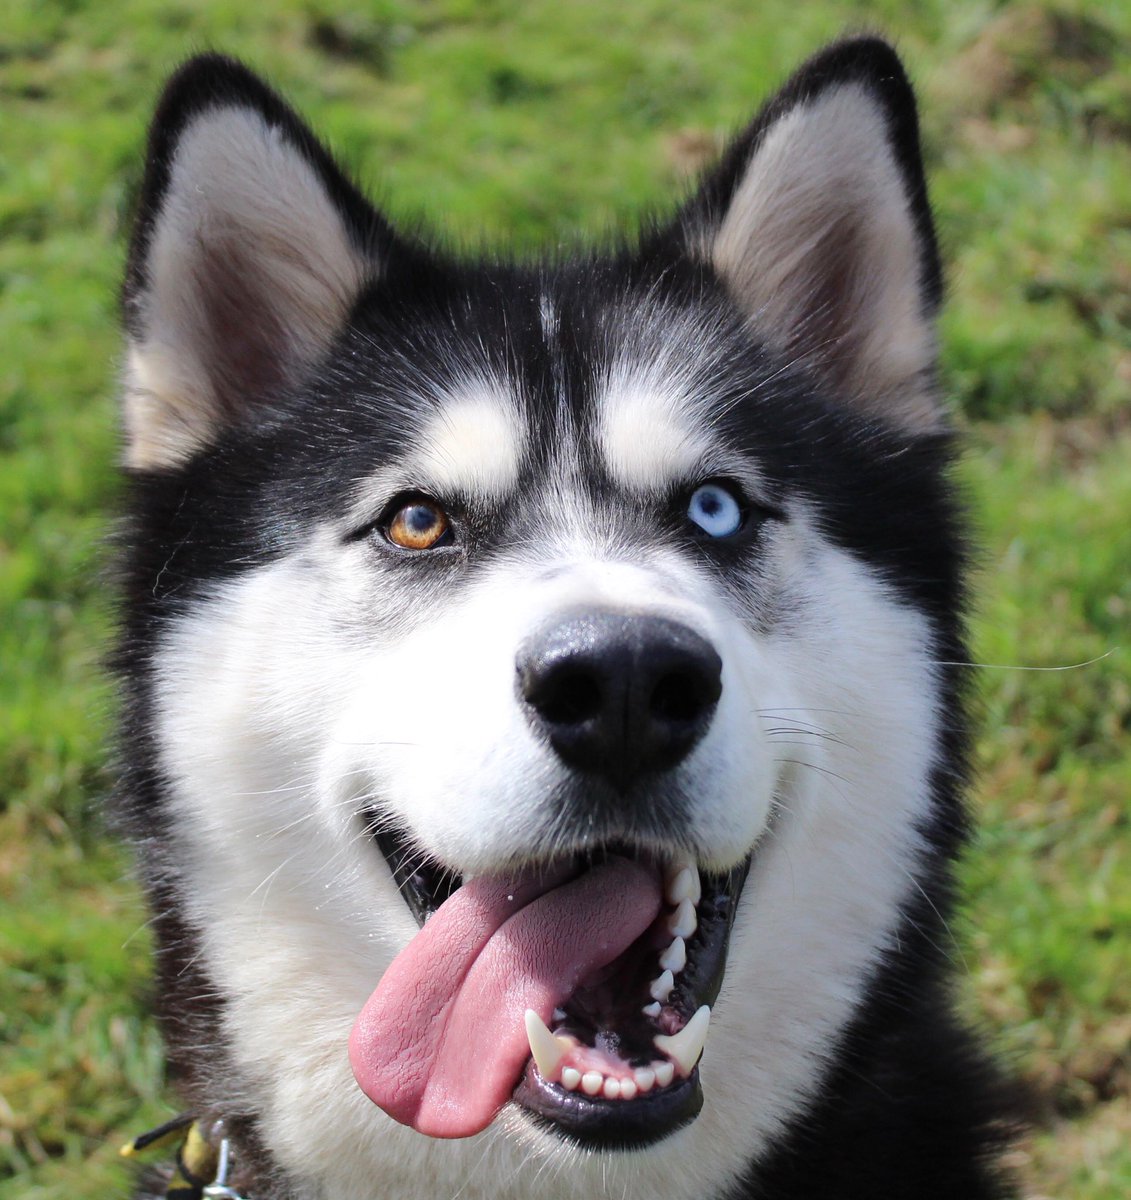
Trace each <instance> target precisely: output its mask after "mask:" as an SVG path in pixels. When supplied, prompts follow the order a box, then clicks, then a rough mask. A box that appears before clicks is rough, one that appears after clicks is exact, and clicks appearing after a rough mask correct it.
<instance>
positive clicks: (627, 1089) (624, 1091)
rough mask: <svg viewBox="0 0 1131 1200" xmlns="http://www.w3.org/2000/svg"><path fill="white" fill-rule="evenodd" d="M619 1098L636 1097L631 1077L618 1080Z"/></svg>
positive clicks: (634, 1085)
mask: <svg viewBox="0 0 1131 1200" xmlns="http://www.w3.org/2000/svg"><path fill="white" fill-rule="evenodd" d="M620 1098H621V1099H622V1100H635V1099H636V1082H635V1081H634V1080H632V1079H622V1080H621V1081H620Z"/></svg>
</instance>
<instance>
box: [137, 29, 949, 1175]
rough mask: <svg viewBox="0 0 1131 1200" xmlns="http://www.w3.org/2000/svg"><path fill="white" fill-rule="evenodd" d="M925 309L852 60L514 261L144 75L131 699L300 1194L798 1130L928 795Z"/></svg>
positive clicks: (890, 77) (921, 261) (244, 1095)
mask: <svg viewBox="0 0 1131 1200" xmlns="http://www.w3.org/2000/svg"><path fill="white" fill-rule="evenodd" d="M937 299H938V268H937V260H936V253H935V249H934V242H933V236H932V234H931V229H930V218H929V214H928V211H927V208H926V204H925V200H924V192H923V185H922V176H921V169H920V167H919V163H918V157H917V144H916V133H915V116H914V106H913V101H912V99H911V95H910V91H909V89H908V87H907V84H906V82H905V80H904V78H903V75H902V72H901V70H900V68H899V66H898V63H897V62H896V60H895V59H894V56H893V55H892V54H891V52H890V50H888V49H887V48H886V47H884V46H883V45H882V44H880V43H876V42H873V41H861V42H855V43H845V44H843V45H841V46H838V47H834V48H833V49H832V50H830V51H828V52H826V54H825V55H823V56H822V57H820V58H819V59H816V60H814V61H813V62H812V63H811V64H809V66H808V67H806V68H804V69H803V70H802V72H800V73H799V74H798V76H796V77H795V79H794V80H793V81H792V82H791V83H790V84H789V85H788V86H787V88H786V89H785V90H784V91H783V92H782V93H781V94H780V95H779V96H778V97H777V98H776V99H775V100H774V101H773V102H772V103H771V104H770V105H769V106H768V107H767V108H766V110H765V111H764V112H763V114H762V116H761V117H760V118H759V119H758V120H757V121H756V122H755V124H754V125H753V126H752V127H751V129H750V130H748V131H747V133H746V134H745V135H744V136H743V137H742V138H740V139H739V140H738V141H737V142H736V143H735V145H734V147H733V148H732V150H731V151H730V153H729V155H728V156H727V157H726V158H725V159H724V161H723V162H722V164H721V165H720V167H719V168H718V169H717V171H716V172H715V173H714V174H712V175H711V176H709V177H708V178H707V179H706V180H705V182H704V184H703V186H702V188H701V190H700V191H699V193H698V194H697V195H696V196H694V197H693V198H692V199H691V200H690V201H689V202H688V203H687V204H686V205H685V206H684V208H683V210H682V211H681V212H680V213H679V215H678V216H677V217H676V218H675V219H674V220H673V221H672V222H671V223H670V224H669V225H668V226H666V227H664V228H658V229H656V230H655V231H653V232H652V233H650V234H649V235H647V236H646V237H645V238H644V239H643V241H642V243H641V244H640V245H639V246H637V247H634V248H632V249H625V250H623V251H621V252H618V253H616V254H614V255H611V256H607V257H593V258H583V259H578V260H574V261H568V262H562V263H547V264H542V265H533V266H525V267H524V266H517V265H507V264H498V263H491V264H469V263H466V262H458V261H452V260H449V259H446V258H444V257H443V256H441V255H438V254H436V253H434V252H432V251H429V250H428V249H426V248H424V247H422V246H420V245H418V244H416V243H413V242H410V241H408V240H406V239H404V238H402V237H400V236H399V235H397V234H396V233H394V231H392V230H391V229H390V228H389V227H388V225H387V224H386V222H385V221H384V220H383V218H382V217H381V216H380V215H379V214H378V213H376V212H375V211H374V210H373V209H371V208H370V207H369V205H368V204H367V203H366V201H365V200H364V199H363V198H362V197H361V196H360V195H359V194H358V193H357V192H356V190H355V189H354V188H353V186H352V184H350V183H349V182H348V180H346V178H345V177H344V176H343V175H342V174H341V173H340V172H339V170H338V168H337V167H336V166H335V165H334V163H333V162H332V161H331V159H330V158H329V156H328V155H327V154H326V152H325V151H324V150H323V149H322V148H321V147H320V146H319V145H318V143H317V142H316V141H315V140H314V139H313V137H312V136H311V135H310V133H309V132H308V131H307V130H306V129H305V127H304V126H302V125H301V124H300V123H299V121H298V119H297V118H296V117H295V116H294V115H293V114H292V113H291V112H290V111H289V110H288V109H286V108H285V106H283V105H282V103H281V102H280V101H279V100H278V99H277V98H276V97H275V96H274V95H273V94H272V93H270V92H268V91H267V90H266V89H265V88H264V87H263V85H262V84H261V83H259V82H258V81H257V80H255V79H254V77H252V76H250V75H249V74H248V73H247V72H245V71H244V70H243V69H242V68H240V67H238V66H237V65H235V64H233V63H230V62H228V61H227V60H222V59H217V58H204V59H200V60H196V61H194V62H193V63H190V64H189V65H188V66H187V67H186V68H184V69H183V70H182V72H181V73H180V74H179V75H178V76H177V77H175V78H174V80H173V81H172V83H171V84H170V86H169V89H168V91H167V93H166V96H165V99H164V100H163V102H162V106H161V108H160V110H159V112H158V115H157V118H156V120H155V123H154V127H153V133H152V140H151V146H150V170H149V174H148V176H147V181H146V185H145V189H144V192H143V197H142V204H141V212H140V217H139V223H138V227H137V231H136V233H135V238H134V244H133V248H132V253H131V261H130V267H129V273H128V277H127V284H126V290H125V306H126V317H127V328H128V332H129V338H130V353H129V363H128V368H127V379H126V401H125V429H126V460H127V465H128V468H129V470H130V472H131V475H132V477H133V481H134V482H133V489H134V496H133V507H132V516H131V525H130V532H131V537H132V542H133V549H132V550H131V554H130V558H129V561H128V564H127V572H126V579H127V598H128V602H129V604H128V613H127V620H126V628H127V636H128V637H129V638H130V639H131V645H132V646H133V647H134V649H133V650H131V651H130V655H131V658H130V661H129V663H128V664H127V666H126V668H125V672H124V673H125V674H126V676H127V681H128V683H127V692H128V707H129V721H130V729H131V731H132V734H131V736H132V737H133V738H134V739H135V740H136V742H137V754H138V757H139V759H142V760H144V761H145V762H146V763H147V764H148V768H147V769H148V770H149V771H150V772H151V775H152V777H153V779H154V780H155V781H157V782H156V783H155V784H154V785H153V786H154V792H153V793H152V795H151V799H152V800H153V802H154V804H155V806H156V810H157V813H158V816H157V818H156V819H157V820H158V821H159V823H160V827H161V831H162V832H161V836H162V838H163V839H164V844H165V846H166V850H165V853H164V857H163V859H162V864H163V865H162V867H161V872H162V878H163V880H164V883H163V885H162V886H163V887H164V889H165V891H164V892H163V893H162V894H163V895H165V896H167V897H173V898H175V902H176V904H177V905H178V906H179V908H180V910H181V914H182V919H183V923H184V927H185V928H186V929H187V930H188V931H189V936H190V938H191V939H192V940H193V941H194V942H195V943H197V944H198V947H199V949H198V953H199V956H200V959H201V961H203V962H206V963H207V964H208V967H207V969H206V980H205V982H206V985H207V986H208V988H209V989H210V990H211V992H212V993H213V994H216V993H218V994H220V995H221V996H222V1004H221V1005H219V1006H218V1007H217V1008H216V1012H215V1022H216V1025H215V1028H216V1035H217V1038H218V1039H219V1041H220V1042H221V1044H222V1046H223V1052H222V1055H218V1056H217V1058H222V1059H223V1061H222V1062H220V1061H217V1063H216V1064H215V1073H214V1074H213V1075H212V1080H213V1082H214V1081H215V1079H216V1078H218V1077H219V1076H220V1075H223V1076H224V1077H225V1078H226V1079H227V1081H228V1088H229V1092H230V1099H228V1100H227V1101H226V1102H225V1103H227V1104H228V1105H230V1107H231V1109H232V1110H233V1111H236V1112H238V1113H249V1114H252V1115H253V1116H254V1119H255V1121H256V1122H257V1124H258V1125H259V1127H260V1128H261V1129H262V1131H263V1135H264V1138H265V1140H266V1141H267V1143H268V1145H269V1146H270V1147H271V1149H272V1153H273V1155H274V1156H275V1157H276V1159H277V1161H278V1163H279V1164H280V1165H281V1167H282V1168H283V1169H284V1170H285V1171H287V1172H288V1173H289V1174H290V1175H291V1176H292V1177H293V1178H294V1179H297V1180H300V1181H303V1180H305V1181H308V1183H309V1186H310V1187H311V1188H315V1187H316V1186H317V1187H322V1188H328V1189H329V1194H334V1195H337V1196H343V1197H345V1196H354V1195H356V1196H363V1195H368V1194H369V1193H368V1190H367V1188H368V1180H369V1179H370V1178H371V1177H372V1176H373V1174H374V1173H379V1174H380V1175H381V1177H382V1179H384V1180H386V1181H387V1182H386V1185H385V1186H391V1187H393V1188H394V1190H395V1191H396V1194H399V1195H404V1196H412V1195H417V1194H419V1195H434V1194H435V1192H436V1191H437V1190H442V1189H443V1187H444V1186H447V1182H451V1183H452V1185H453V1189H454V1188H455V1187H458V1186H461V1183H462V1184H463V1185H464V1186H470V1187H471V1188H472V1191H473V1192H474V1190H475V1189H476V1188H481V1189H484V1190H486V1191H488V1192H490V1193H491V1194H494V1195H500V1194H510V1190H513V1191H514V1192H515V1193H516V1194H524V1195H529V1194H532V1191H533V1190H534V1189H533V1187H532V1185H531V1181H530V1175H529V1171H528V1169H527V1168H526V1167H524V1164H529V1162H531V1161H533V1160H539V1161H543V1162H544V1163H547V1164H550V1167H551V1169H550V1170H549V1171H548V1172H547V1174H546V1176H545V1191H546V1194H547V1195H559V1194H560V1195H573V1194H577V1195H583V1194H584V1195H594V1194H604V1192H603V1191H602V1189H604V1188H606V1187H609V1188H612V1189H613V1191H610V1192H609V1194H613V1192H614V1191H615V1193H616V1194H625V1195H638V1194H639V1195H641V1196H643V1195H646V1194H657V1193H658V1194H663V1195H703V1194H714V1193H715V1192H717V1191H718V1190H719V1189H720V1188H721V1187H723V1186H725V1184H726V1183H727V1182H728V1181H729V1180H732V1179H734V1178H736V1177H738V1176H739V1175H740V1174H741V1172H742V1171H743V1170H744V1169H745V1167H746V1164H747V1163H748V1162H749V1161H750V1160H751V1159H752V1158H754V1157H757V1156H758V1154H759V1153H761V1152H762V1150H763V1149H764V1148H765V1147H766V1146H767V1145H768V1144H770V1142H771V1141H772V1139H773V1138H774V1137H775V1136H776V1135H777V1133H778V1132H779V1131H780V1130H781V1129H782V1128H783V1127H784V1126H785V1125H786V1124H787V1123H788V1122H789V1121H790V1120H791V1119H793V1118H794V1117H795V1116H796V1114H797V1113H798V1112H800V1111H802V1110H803V1108H804V1106H805V1104H806V1102H807V1101H808V1099H809V1097H810V1096H811V1095H812V1094H813V1092H814V1090H815V1089H816V1087H817V1086H818V1084H819V1081H820V1079H821V1076H822V1072H823V1071H824V1070H825V1068H826V1064H827V1062H828V1060H829V1058H830V1056H831V1055H832V1053H833V1048H834V1047H835V1045H836V1043H837V1040H838V1038H839V1037H840V1035H841V1031H843V1029H844V1028H845V1026H846V1024H847V1022H848V1021H849V1020H850V1018H851V1016H852V1014H853V1012H854V1011H855V1009H856V1008H857V1007H858V1005H859V1003H860V1001H861V998H862V996H863V995H864V993H865V991H866V988H867V986H868V979H869V977H870V975H871V973H872V972H873V971H874V970H875V968H876V965H877V963H878V962H879V960H880V959H881V958H882V956H883V954H884V953H885V951H886V949H887V947H888V946H889V944H890V943H891V941H892V939H893V938H895V937H896V936H898V929H899V926H900V923H901V920H902V919H903V914H904V911H905V909H906V908H907V906H908V903H909V901H908V897H909V896H910V895H912V894H913V893H914V890H915V889H916V887H917V886H919V885H918V884H917V880H918V879H919V878H920V877H921V876H922V875H923V874H924V872H925V871H927V870H928V866H927V865H926V864H928V863H929V861H930V859H931V856H932V854H933V850H932V847H931V827H932V823H933V822H935V821H937V820H939V819H941V818H940V815H939V814H940V806H941V805H942V803H943V797H944V794H945V787H944V785H943V783H942V778H943V775H944V774H945V771H944V767H943V762H944V756H945V752H946V750H947V745H948V737H949V736H950V735H949V730H950V729H951V727H952V723H953V722H952V717H953V709H954V706H955V705H956V700H955V684H954V680H953V678H952V676H951V674H950V673H949V669H948V668H949V666H951V665H953V662H954V661H956V660H957V659H959V658H961V657H962V656H961V655H960V654H959V653H958V652H957V650H956V645H957V641H956V639H957V631H956V627H955V618H954V615H953V614H954V612H955V609H956V607H957V599H958V584H957V572H958V565H959V564H958V553H957V549H956V544H955V539H954V534H953V530H952V525H953V520H952V514H951V505H950V500H949V493H948V490H947V487H946V483H945V475H944V468H945V465H946V464H945V454H943V453H942V452H941V451H940V445H941V441H942V436H943V435H942V422H941V416H940V412H939V409H938V407H937V405H936V403H935V400H934V397H933V392H932V370H933V339H932V332H931V321H932V318H933V313H934V308H935V305H936V303H937ZM138 808H139V812H140V806H138ZM135 815H136V814H135ZM531 1014H533V1018H532V1017H531ZM351 1030H352V1033H351ZM700 1055H701V1056H702V1057H701V1059H700ZM233 1081H234V1082H233ZM359 1085H360V1086H359ZM751 1095H753V1096H755V1097H757V1101H756V1103H754V1104H751V1102H750V1100H749V1097H750V1096H751ZM212 1102H214V1097H210V1098H209V1103H212ZM390 1118H392V1120H390ZM467 1138H471V1139H472V1140H471V1141H464V1140H450V1139H467ZM476 1164H479V1165H478V1166H476ZM482 1164H488V1165H487V1166H483V1165H482ZM477 1170H478V1171H482V1172H484V1174H483V1175H482V1178H480V1179H479V1182H472V1183H471V1184H468V1173H469V1171H471V1172H472V1176H471V1177H472V1179H473V1180H474V1179H475V1178H476V1176H475V1171H477ZM524 1172H526V1173H524ZM500 1180H502V1181H503V1182H502V1183H500ZM610 1180H612V1181H613V1182H610ZM614 1185H615V1186H614Z"/></svg>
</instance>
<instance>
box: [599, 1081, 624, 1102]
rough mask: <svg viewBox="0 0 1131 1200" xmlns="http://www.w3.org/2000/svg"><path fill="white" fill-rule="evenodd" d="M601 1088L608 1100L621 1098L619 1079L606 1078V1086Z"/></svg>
mask: <svg viewBox="0 0 1131 1200" xmlns="http://www.w3.org/2000/svg"><path fill="white" fill-rule="evenodd" d="M601 1090H602V1091H603V1092H604V1094H605V1099H606V1100H619V1099H620V1080H619V1079H606V1080H605V1086H604V1087H603V1088H602V1089H601Z"/></svg>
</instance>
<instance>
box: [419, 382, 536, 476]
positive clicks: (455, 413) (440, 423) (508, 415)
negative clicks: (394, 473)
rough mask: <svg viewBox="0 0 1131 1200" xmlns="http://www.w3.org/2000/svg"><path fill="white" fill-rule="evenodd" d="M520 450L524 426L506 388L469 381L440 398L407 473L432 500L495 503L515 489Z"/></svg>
mask: <svg viewBox="0 0 1131 1200" xmlns="http://www.w3.org/2000/svg"><path fill="white" fill-rule="evenodd" d="M525 451H526V427H525V425H524V424H523V422H522V419H521V417H520V415H519V411H518V407H517V405H516V404H515V402H514V400H513V398H511V397H510V396H509V395H508V394H507V391H506V389H505V388H504V387H503V386H502V385H498V384H493V383H490V382H487V381H476V382H469V383H468V384H467V385H466V386H465V387H464V388H463V389H462V390H460V391H459V392H457V393H456V394H455V395H451V396H447V397H444V398H443V399H442V401H441V403H440V404H439V406H438V407H437V409H436V411H435V413H434V415H433V416H432V417H431V418H430V419H429V420H428V422H427V424H426V425H425V427H424V428H423V429H422V430H421V432H420V436H419V440H418V442H417V444H416V445H415V446H414V447H413V449H412V451H411V452H410V455H409V458H408V465H407V468H406V471H407V473H408V474H410V475H412V476H413V477H414V478H416V479H418V480H419V481H420V483H421V486H422V487H424V488H425V490H427V491H430V492H433V493H434V494H435V495H437V496H451V495H456V496H473V497H475V498H477V499H484V500H494V499H498V498H499V497H500V496H504V495H505V494H506V493H507V492H508V491H510V490H511V488H513V487H514V485H515V483H516V482H517V480H518V473H519V469H520V468H521V466H522V460H523V456H524V454H525Z"/></svg>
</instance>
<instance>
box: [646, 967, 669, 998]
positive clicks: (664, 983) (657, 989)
mask: <svg viewBox="0 0 1131 1200" xmlns="http://www.w3.org/2000/svg"><path fill="white" fill-rule="evenodd" d="M673 987H675V976H674V975H673V974H672V973H671V971H665V972H664V973H663V974H662V975H660V976H659V977H658V978H656V979H653V980H652V983H651V985H650V986H649V988H648V994H649V995H650V996H651V997H652V999H653V1000H666V999H667V998H668V997H669V996H670V995H671V994H672V988H673Z"/></svg>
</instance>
